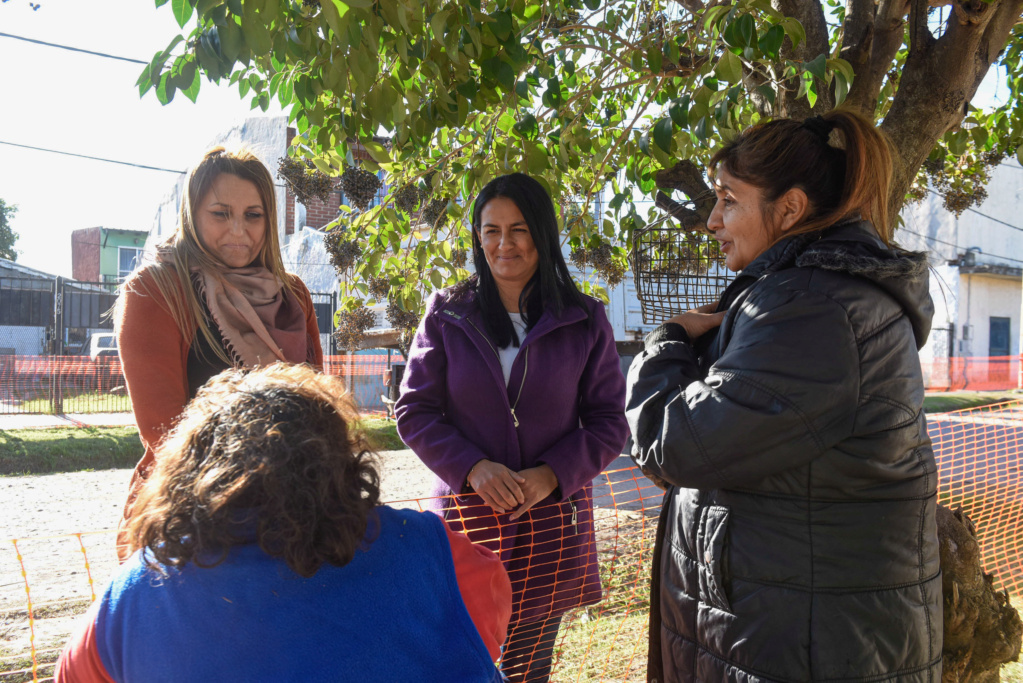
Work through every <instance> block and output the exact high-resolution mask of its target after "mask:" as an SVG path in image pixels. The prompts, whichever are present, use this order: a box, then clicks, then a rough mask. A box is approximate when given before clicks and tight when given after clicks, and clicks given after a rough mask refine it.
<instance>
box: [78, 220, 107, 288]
mask: <svg viewBox="0 0 1023 683" xmlns="http://www.w3.org/2000/svg"><path fill="white" fill-rule="evenodd" d="M101 232H102V228H98V227H97V228H81V229H79V230H72V231H71V277H73V278H74V279H76V280H80V281H82V282H96V281H98V280H99V279H100V258H99V252H100V239H101V238H100V234H101Z"/></svg>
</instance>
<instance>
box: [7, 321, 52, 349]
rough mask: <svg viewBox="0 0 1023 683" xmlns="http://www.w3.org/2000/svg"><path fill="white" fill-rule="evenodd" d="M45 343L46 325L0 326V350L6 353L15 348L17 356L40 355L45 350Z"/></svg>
mask: <svg viewBox="0 0 1023 683" xmlns="http://www.w3.org/2000/svg"><path fill="white" fill-rule="evenodd" d="M45 343H46V328H45V327H20V326H15V325H4V326H2V327H0V350H2V351H3V352H4V353H7V352H8V351H10V350H12V349H13V353H14V355H16V356H39V355H42V354H43V352H44V347H45Z"/></svg>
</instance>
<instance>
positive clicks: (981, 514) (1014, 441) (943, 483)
mask: <svg viewBox="0 0 1023 683" xmlns="http://www.w3.org/2000/svg"><path fill="white" fill-rule="evenodd" d="M927 422H928V425H927V431H928V433H929V434H930V437H931V442H932V443H933V445H934V455H935V457H936V458H937V461H938V502H939V503H941V504H942V505H945V506H947V507H949V508H951V509H953V510H954V509H956V508H957V507H962V509H963V512H965V513H966V514H967V515H968V516H969V517H970V519H971V520H973V523H974V524H975V525H976V527H977V540H978V541H979V542H980V548H981V553H982V554H983V558H984V566H985V567H986V568H987V571H989V572H992V573H993V574H994V575H995V587H996V588H999V589H1001V588H1004V589H1007V590H1008V591H1009V592H1010V593H1012V594H1013V595H1016V596H1020V595H1023V559H1021V557H1020V552H1021V551H1023V401H1007V402H1005V403H998V404H995V405H991V406H984V407H981V408H973V409H970V410H960V411H956V412H953V413H941V414H935V415H928V416H927Z"/></svg>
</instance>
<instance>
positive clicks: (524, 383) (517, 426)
mask: <svg viewBox="0 0 1023 683" xmlns="http://www.w3.org/2000/svg"><path fill="white" fill-rule="evenodd" d="M444 312H445V313H448V311H444ZM450 315H452V316H455V314H454V313H450ZM455 317H457V316H455ZM465 322H467V323H469V324H470V325H472V329H474V330H476V332H477V333H478V334H479V335H480V336H481V337H483V339H484V340H486V342H487V346H489V347H490V350H491V351H493V352H494V355H495V356H497V362H498V363H500V362H501V354H500V353H498V352H497V347H495V346H494V343H493V342H492V341H490V337H488V336H487V335H485V334H483V333H482V332H480V328H478V327H476V323H474V322H473V321H471V320H469V319H468V318H466V319H465ZM524 362H525V364H526V366H525V367H524V368H523V369H522V383H521V384H519V394H518V396H516V397H515V405H513V406H512V407H511V416H512V422H514V423H515V429H518V428H519V418H518V417H517V416H516V415H515V409H516V408H518V407H519V399H521V398H522V388H523V387H525V386H526V373H527V372H529V347H528V346H527V347H526V357H525V361H524Z"/></svg>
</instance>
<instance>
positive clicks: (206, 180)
mask: <svg viewBox="0 0 1023 683" xmlns="http://www.w3.org/2000/svg"><path fill="white" fill-rule="evenodd" d="M223 173H230V174H231V175H235V176H238V177H239V178H241V179H243V180H248V181H251V182H252V183H253V184H254V185H255V186H256V189H257V190H258V191H259V196H260V199H262V201H263V210H264V212H265V215H266V233H267V234H266V238H265V239H264V240H263V247H262V249H261V250H260V252H259V257H258V263H259V264H260V265H262V266H264V267H265V268H266V269H267V270H269V271H270V272H271V273H273V274H274V275H275V276H276V277H277V279H278V280H279V281H280V282H281V283H283V285H284V287H285V288H287V290H288V291H289V292H290V293H292V294H294V293H295V290H294V286H293V283H292V281H291V278H290V277H288V275H287V273H286V272H285V270H284V260H283V259H282V257H281V247H280V241H279V240H278V237H277V195H276V193H275V192H274V182H273V178H272V177H271V175H270V171H268V170H267V168H266V166H265V165H263V162H262V161H260V160H259V157H257V156H256V155H255V154H253V153H252V152H251V151H249V150H247V149H240V150H237V151H231V150H228V149H226V148H224V147H214V148H213V149H211V150H209V151H208V152H206V154H204V155H203V158H202V160H201V161H200V162H199V163H198V164H197V165H196V166H195V167H194V168H193V169H192V170H191V171H190V172H189V174H188V182H187V183H185V196H184V197H182V199H181V220H180V221H179V222H178V229H177V230H176V231H175V232H174V233H173V234H172V235H171V236H170V237H168V238H167V239H166V240H165V241H163V242H162V243H160V244H158V245H157V247H156V253H155V254H153V255H152V256H151V257H150V258H148V259H147V261H146V263H145V265H144V266H143V268H142V269H140V271H139V272H138V273H136V274H135V275H134V276H132V277H130V278H128V280H126V281H125V283H124V285H123V288H122V291H121V293H120V296H119V297H118V302H117V310H116V313H115V315H116V320H117V322H118V326H120V321H121V315H122V313H123V308H124V306H123V302H124V296H125V293H126V292H127V291H137V292H139V293H141V294H144V295H147V296H157V297H158V298H160V299H162V301H163V302H165V307H166V309H167V311H168V312H169V313H170V314H171V317H172V318H173V319H174V322H175V324H176V325H177V327H178V330H180V332H181V334H182V336H183V337H185V338H186V339H189V338H191V336H192V335H193V334H195V333H196V332H198V333H200V334H202V336H203V337H205V338H206V341H207V342H209V346H210V348H212V349H213V350H214V352H215V353H216V354H217V357H218V358H220V359H221V360H223V361H225V362H227V363H228V364H231V365H233V364H234V363H233V361H232V359H231V358H229V357H228V354H227V351H226V350H225V349H224V347H223V344H222V343H220V342H219V341H218V340H217V339H216V337H214V335H213V331H212V329H211V328H210V322H209V321H208V320H207V317H206V315H205V314H204V313H203V304H202V302H201V301H200V299H199V295H198V293H197V292H196V291H195V287H193V286H191V282H190V281H191V276H192V269H193V268H196V267H198V268H199V269H201V270H205V271H219V270H222V269H223V268H224V264H223V263H222V262H221V261H220V260H219V259H218V258H217V257H216V255H215V254H213V253H212V252H210V250H209V249H207V248H206V247H205V246H203V243H202V240H200V239H199V233H198V231H197V230H196V225H195V216H196V214H197V211H198V208H199V203H200V202H201V201H202V200H203V199H204V198H205V197H206V195H207V194H208V193H209V192H210V189H211V188H212V187H213V182H214V181H215V180H216V179H217V177H218V176H220V175H221V174H223ZM143 273H144V274H145V275H147V276H148V277H149V278H151V279H152V282H153V284H154V285H155V287H156V290H157V291H156V292H152V291H148V290H149V287H148V283H145V282H143V281H142V279H141V277H140V275H142V274H143Z"/></svg>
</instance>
